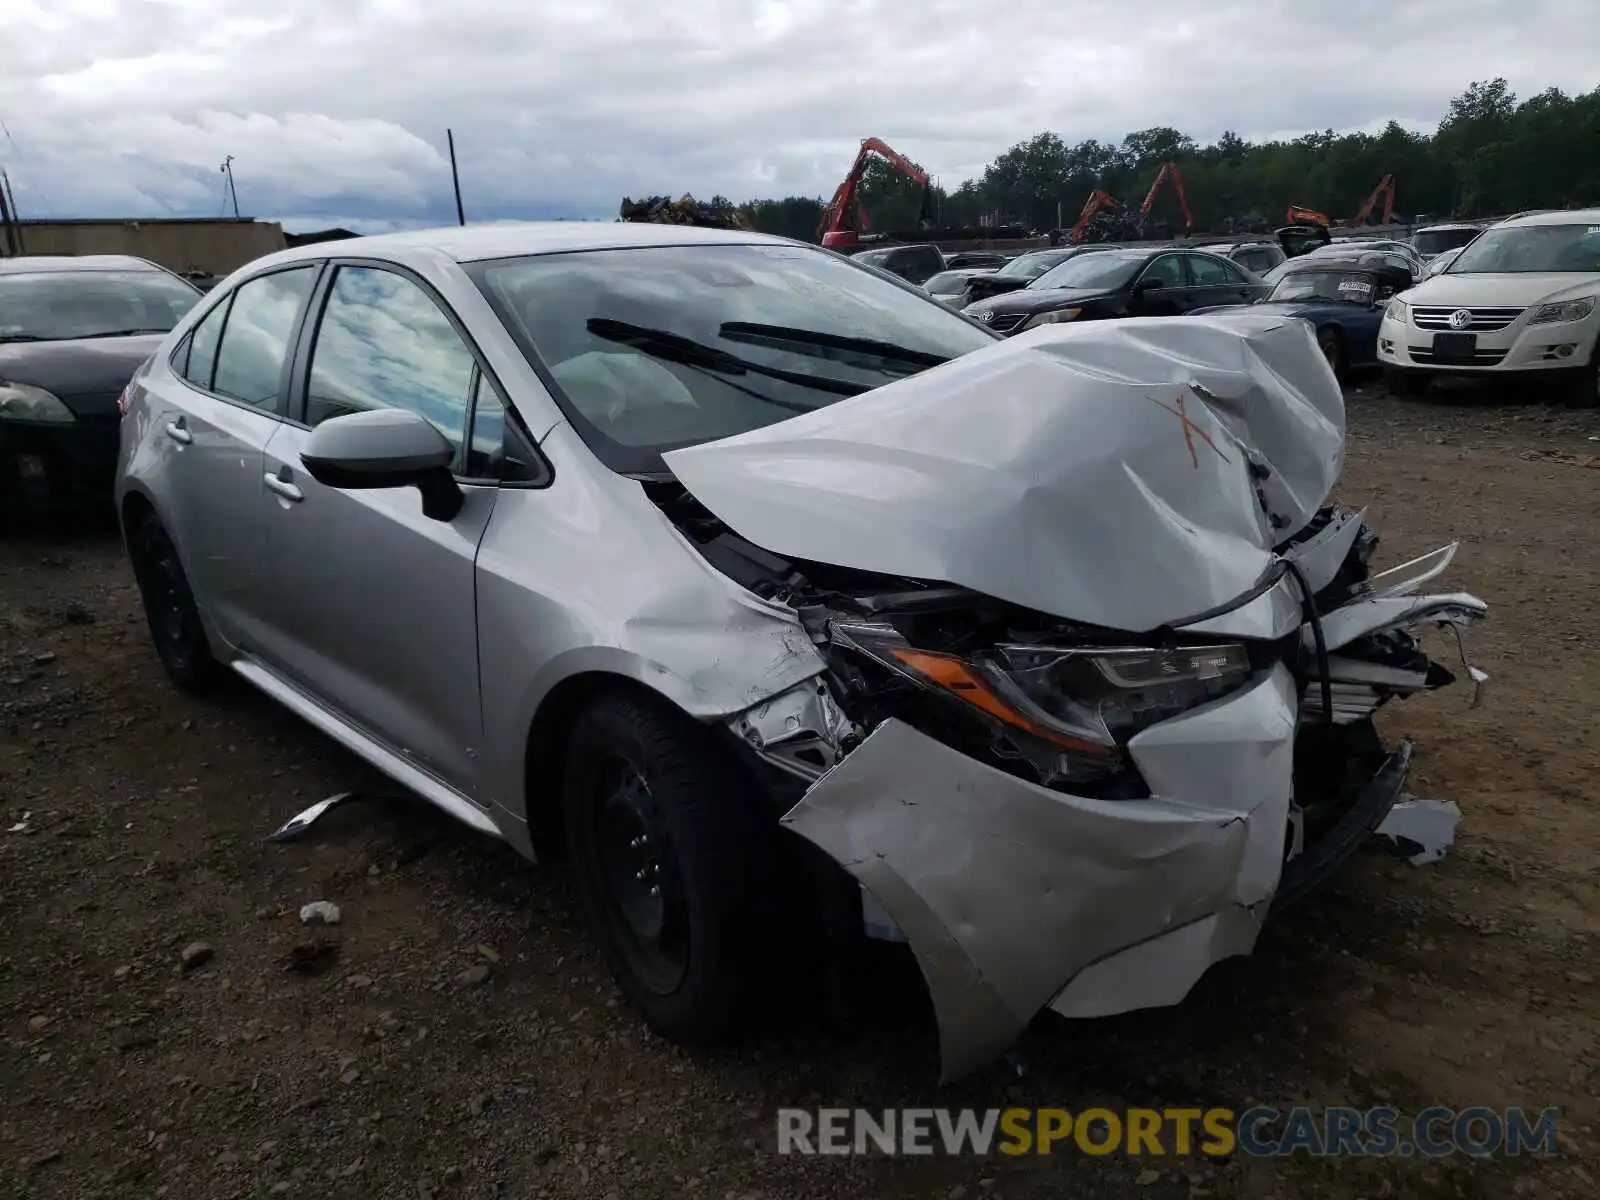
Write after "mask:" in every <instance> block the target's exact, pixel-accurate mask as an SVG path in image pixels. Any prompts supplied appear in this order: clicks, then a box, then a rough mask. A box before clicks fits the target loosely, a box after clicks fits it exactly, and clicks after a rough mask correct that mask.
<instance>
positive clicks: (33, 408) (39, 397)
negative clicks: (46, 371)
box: [0, 380, 77, 425]
mask: <svg viewBox="0 0 1600 1200" xmlns="http://www.w3.org/2000/svg"><path fill="white" fill-rule="evenodd" d="M0 419H9V420H13V421H40V422H46V423H49V424H52V425H70V424H71V423H72V422H73V421H75V420H77V418H76V417H74V416H73V415H72V410H71V409H70V408H68V407H67V406H66V405H65V404H63V403H61V400H60V398H59V397H57V396H56V395H55V394H54V393H52V392H47V391H45V390H44V389H43V388H36V387H34V386H33V385H32V384H27V383H7V382H5V381H4V380H0Z"/></svg>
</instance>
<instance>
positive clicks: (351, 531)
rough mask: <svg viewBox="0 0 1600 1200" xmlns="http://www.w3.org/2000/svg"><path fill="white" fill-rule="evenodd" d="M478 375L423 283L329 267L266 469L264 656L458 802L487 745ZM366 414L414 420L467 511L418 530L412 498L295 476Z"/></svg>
mask: <svg viewBox="0 0 1600 1200" xmlns="http://www.w3.org/2000/svg"><path fill="white" fill-rule="evenodd" d="M481 374H482V373H481V371H480V368H479V364H478V359H477V356H476V352H475V350H474V348H473V346H472V344H471V341H470V339H469V338H468V336H467V334H466V331H465V329H464V327H462V326H461V325H460V323H459V321H458V320H457V319H456V318H455V316H454V314H453V313H451V312H450V310H449V309H448V307H447V306H446V305H445V303H444V302H443V301H442V299H441V298H440V297H439V296H438V295H437V294H435V293H434V292H433V291H432V290H431V289H430V288H428V287H427V286H425V285H424V284H423V283H422V282H421V281H420V280H419V279H417V278H415V277H414V276H412V275H410V274H409V273H407V272H405V271H403V270H402V269H400V268H398V267H395V266H393V265H392V264H387V263H376V262H365V261H354V260H350V261H342V262H339V263H337V264H335V265H334V267H333V269H332V270H331V271H330V272H329V276H328V277H327V278H326V279H325V280H324V281H323V283H322V285H321V287H320V288H319V291H318V294H317V296H316V297H315V299H314V301H313V306H312V316H311V317H310V319H309V320H308V323H307V329H306V334H305V336H303V337H302V338H301V340H300V347H299V352H298V354H297V364H296V368H295V380H294V388H293V393H292V394H293V398H294V399H293V408H292V409H291V419H290V420H287V421H285V422H284V423H283V424H282V426H281V427H280V428H279V430H278V432H277V434H276V436H274V437H273V439H272V440H271V441H270V442H269V443H268V445H267V448H266V454H265V456H264V463H263V469H264V479H265V483H266V488H267V491H266V498H265V501H264V506H265V509H266V521H267V533H266V560H267V569H268V571H269V572H270V574H271V577H272V580H273V587H272V596H273V607H272V622H271V624H272V629H271V635H272V636H271V642H270V644H269V645H268V646H267V647H266V651H265V654H264V657H266V658H267V659H268V661H269V662H270V663H271V665H273V666H274V667H276V668H277V669H278V670H279V671H281V672H282V673H283V674H285V675H286V676H287V677H288V678H289V679H290V680H291V681H292V682H294V683H295V684H296V685H298V686H299V687H301V688H302V689H303V690H305V691H307V692H308V693H310V694H311V695H312V696H313V697H315V698H316V699H317V700H318V701H319V702H321V703H322V704H323V705H324V706H326V707H329V708H331V709H333V710H335V711H336V712H338V713H339V714H340V715H341V716H343V717H344V718H345V719H346V720H348V721H350V722H351V723H353V724H355V725H357V726H359V727H361V728H362V729H364V730H365V731H366V732H367V733H368V734H369V735H371V736H373V737H375V738H377V739H378V740H379V741H381V742H383V743H385V744H387V745H388V746H389V748H391V749H393V750H394V751H396V752H397V753H399V754H401V755H403V756H405V757H407V758H408V759H409V760H411V761H412V762H413V763H414V764H415V765H417V766H419V767H421V768H423V769H424V770H427V771H428V772H430V773H431V774H433V775H434V776H435V777H437V778H439V779H442V780H443V781H444V782H445V783H447V784H449V785H451V786H452V787H454V788H455V789H457V790H458V791H462V792H467V793H469V794H470V793H472V792H474V791H475V790H476V788H475V783H476V778H477V765H476V757H477V748H478V746H479V744H480V742H481V739H482V730H483V723H482V713H481V710H480V702H479V692H478V648H477V619H476V612H475V577H474V572H475V563H476V558H477V551H478V543H479V541H480V539H481V538H482V537H483V532H484V529H485V528H486V526H487V524H488V521H489V516H490V513H491V512H492V511H493V509H494V502H495V497H496V495H497V489H496V486H495V484H494V482H493V481H488V480H477V481H474V480H472V479H471V478H470V477H469V475H468V472H469V470H470V469H472V467H471V463H470V462H469V458H470V456H469V454H468V446H469V440H468V429H469V423H470V420H471V409H472V403H473V399H474V396H475V395H476V394H477V393H478V392H479V390H480V388H481V387H482V386H483V385H482V384H481V383H480V377H481ZM488 388H489V391H488V393H487V394H488V395H489V396H490V397H491V399H494V400H495V401H496V403H495V404H494V405H493V407H495V408H500V407H503V405H502V404H501V403H500V402H499V400H498V396H497V394H496V393H495V392H494V388H493V384H492V381H491V382H490V383H489V384H488ZM373 408H405V409H410V410H411V411H413V412H416V413H418V414H420V415H421V416H423V417H425V418H426V419H427V420H428V421H430V422H431V423H432V424H433V425H434V426H435V427H436V428H437V429H438V430H439V431H440V432H441V433H442V434H443V435H444V436H445V438H446V439H447V440H448V441H449V442H450V443H451V444H452V445H453V446H455V447H456V450H457V455H456V474H457V476H458V478H460V479H461V481H462V489H463V491H464V492H465V493H466V502H465V503H464V504H463V506H462V508H461V511H460V512H459V513H458V514H457V515H456V516H455V518H454V519H453V520H450V521H438V520H434V519H432V518H430V517H427V516H424V515H423V512H422V502H421V498H420V496H419V494H418V492H417V490H416V489H415V488H391V489H383V490H376V491H340V490H338V489H335V488H330V487H325V486H323V485H322V484H320V483H318V482H317V481H316V480H314V479H312V478H311V476H310V475H309V474H308V473H307V472H306V470H305V468H304V467H303V465H302V464H301V461H300V454H301V452H302V451H303V450H304V449H305V447H306V444H307V443H308V441H309V440H310V438H311V433H312V430H314V429H315V428H316V427H317V426H318V425H320V424H321V423H322V422H324V421H327V420H331V419H333V418H335V417H338V416H341V415H344V414H347V413H353V412H362V411H365V410H368V409H373Z"/></svg>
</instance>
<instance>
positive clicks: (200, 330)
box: [174, 297, 229, 392]
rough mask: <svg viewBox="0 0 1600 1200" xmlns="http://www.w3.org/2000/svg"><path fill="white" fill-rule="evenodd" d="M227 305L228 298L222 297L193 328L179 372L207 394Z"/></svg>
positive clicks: (214, 366) (215, 362)
mask: <svg viewBox="0 0 1600 1200" xmlns="http://www.w3.org/2000/svg"><path fill="white" fill-rule="evenodd" d="M228 303H229V300H228V297H223V300H222V303H221V304H218V305H217V306H216V307H215V308H213V309H212V310H211V311H210V312H208V313H207V314H206V315H205V316H204V317H202V318H201V320H200V324H198V325H196V326H195V327H194V332H193V333H191V334H190V335H189V343H188V346H187V350H186V358H185V360H184V361H183V362H182V364H181V367H182V369H181V371H180V372H179V373H180V374H181V375H182V376H183V377H184V378H185V379H187V380H188V381H189V382H190V383H192V384H194V386H195V387H197V388H201V389H203V390H205V391H208V392H209V391H210V390H211V373H212V371H214V370H215V369H216V365H217V345H218V343H220V342H221V341H222V325H223V322H224V321H226V320H227V319H228ZM178 365H179V364H176V363H175V364H174V366H178Z"/></svg>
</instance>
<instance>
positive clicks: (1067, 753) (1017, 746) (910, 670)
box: [830, 624, 1253, 781]
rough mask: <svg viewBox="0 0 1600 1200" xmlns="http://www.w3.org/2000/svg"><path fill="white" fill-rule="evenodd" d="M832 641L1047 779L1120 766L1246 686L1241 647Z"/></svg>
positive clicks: (868, 633) (1085, 776)
mask: <svg viewBox="0 0 1600 1200" xmlns="http://www.w3.org/2000/svg"><path fill="white" fill-rule="evenodd" d="M830 632H831V634H832V637H833V640H834V641H835V642H836V643H837V644H840V645H843V646H847V647H849V648H851V649H854V650H856V651H858V652H860V653H862V654H865V655H867V656H868V657H870V658H872V659H874V660H876V661H877V662H878V663H880V664H881V665H883V666H885V667H887V668H889V669H890V670H891V671H894V672H895V673H897V674H898V675H900V676H902V677H903V678H905V679H908V680H910V681H911V682H912V683H914V684H916V685H918V686H919V687H921V688H923V689H926V690H928V691H930V692H934V693H937V694H940V695H943V696H945V697H947V698H949V699H951V700H953V701H956V702H958V703H959V704H961V705H962V706H964V707H965V708H966V709H967V710H968V712H969V713H970V714H971V715H973V716H976V717H978V718H979V719H980V720H983V721H985V722H987V723H988V724H989V725H990V726H991V728H992V729H993V731H994V732H995V733H996V734H999V735H1001V737H1003V738H1004V739H1005V740H1006V741H1007V742H1009V743H1010V745H1011V746H1012V747H1013V750H1014V753H1016V754H1020V755H1021V756H1023V757H1026V758H1028V759H1030V760H1031V761H1033V762H1034V764H1035V766H1037V767H1039V768H1040V771H1041V774H1042V775H1045V776H1047V777H1054V778H1059V779H1065V780H1071V781H1081V780H1089V779H1095V778H1100V777H1104V776H1107V775H1111V774H1115V773H1117V772H1118V771H1121V770H1123V769H1124V768H1125V766H1126V759H1125V756H1124V753H1123V747H1124V746H1125V745H1126V744H1127V741H1128V739H1129V738H1131V737H1132V736H1133V735H1135V734H1137V733H1138V732H1140V731H1141V730H1143V729H1147V728H1149V727H1150V726H1151V725H1154V724H1156V723H1157V722H1160V721H1165V720H1167V719H1169V718H1171V717H1175V716H1178V715H1180V714H1181V713H1184V712H1187V711H1189V710H1190V709H1192V708H1196V707H1198V706H1200V705H1202V704H1206V703H1209V702H1210V701H1212V700H1216V699H1219V698H1221V697H1222V696H1226V695H1227V694H1229V693H1230V692H1233V691H1236V690H1237V689H1239V688H1240V687H1242V686H1243V685H1244V684H1245V683H1246V682H1247V681H1248V680H1249V679H1250V677H1251V674H1252V670H1253V668H1252V665H1251V661H1250V654H1249V651H1248V650H1247V649H1246V648H1245V647H1244V646H1243V645H1240V644H1238V643H1226V644H1221V645H1208V646H1182V647H1177V648H1174V649H1157V648H1153V647H1132V648H1122V647H1119V648H1108V649H1096V648H1082V649H1079V648H1064V647H1055V646H1027V645H1016V644H1008V645H999V646H995V647H992V648H991V649H988V650H984V651H979V652H977V653H974V654H972V655H969V656H965V657H964V656H962V655H957V654H950V653H946V652H944V651H935V650H921V649H918V648H917V647H915V646H912V645H910V644H909V643H908V642H907V641H906V639H905V638H904V637H903V636H902V635H901V634H900V633H899V632H898V631H897V630H895V629H894V628H893V627H891V626H877V625H844V624H836V625H834V626H832V627H831V630H830Z"/></svg>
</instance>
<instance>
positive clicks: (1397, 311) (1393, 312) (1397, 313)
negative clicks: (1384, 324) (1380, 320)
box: [1384, 296, 1406, 325]
mask: <svg viewBox="0 0 1600 1200" xmlns="http://www.w3.org/2000/svg"><path fill="white" fill-rule="evenodd" d="M1384 315H1385V316H1387V317H1388V318H1389V320H1391V321H1399V322H1400V324H1402V325H1404V324H1405V323H1406V302H1405V301H1404V300H1402V299H1400V297H1398V296H1396V297H1395V298H1394V299H1393V300H1391V301H1389V307H1388V308H1386V309H1385V310H1384Z"/></svg>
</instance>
